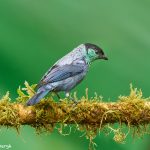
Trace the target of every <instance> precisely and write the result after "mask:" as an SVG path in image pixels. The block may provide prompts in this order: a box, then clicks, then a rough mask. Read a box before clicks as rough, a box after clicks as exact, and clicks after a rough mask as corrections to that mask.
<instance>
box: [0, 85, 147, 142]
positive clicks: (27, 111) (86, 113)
mask: <svg viewBox="0 0 150 150" xmlns="http://www.w3.org/2000/svg"><path fill="white" fill-rule="evenodd" d="M25 85H26V88H24V89H23V90H25V92H23V91H22V90H21V88H19V89H18V94H19V97H18V98H17V102H11V101H10V98H9V93H7V94H6V95H5V96H4V97H3V98H2V99H1V101H0V125H1V126H6V127H15V128H17V129H19V127H20V126H21V125H30V126H32V127H34V128H36V129H37V131H43V129H44V130H45V131H50V132H52V131H53V129H54V127H56V124H61V125H64V124H68V125H70V124H75V125H76V127H77V128H78V129H79V130H81V131H83V129H84V131H85V132H86V135H88V137H89V138H91V139H92V138H94V137H95V136H96V134H97V132H99V131H101V130H103V129H104V128H105V127H106V126H107V127H108V128H109V129H111V130H112V131H114V133H115V137H114V139H115V140H116V141H118V142H121V141H122V140H124V138H125V137H126V135H125V134H123V133H122V132H121V131H120V129H121V128H119V129H117V130H115V129H113V128H112V127H110V125H111V124H114V123H119V125H120V126H122V125H123V124H125V125H126V126H127V127H128V128H129V129H130V128H132V127H133V128H137V129H139V128H140V127H141V126H143V127H146V125H148V124H150V101H149V98H143V97H142V92H141V91H137V89H133V88H132V87H131V93H130V95H129V96H120V97H119V98H118V100H116V102H103V101H102V100H101V98H100V97H98V96H95V97H94V98H91V99H88V94H87V92H86V96H83V97H82V98H81V99H80V100H79V101H80V102H79V103H78V104H77V105H75V104H74V103H73V102H72V101H68V100H67V99H63V100H61V102H55V101H54V100H53V98H52V97H49V98H46V99H44V100H42V101H41V102H40V103H39V104H37V105H35V106H29V107H27V106H25V105H24V104H25V101H26V100H28V99H29V98H30V97H31V96H32V95H33V94H34V93H35V92H34V87H35V85H33V86H29V85H28V83H27V82H26V83H25ZM25 93H26V94H25ZM74 97H75V98H76V99H77V97H76V96H74ZM59 129H60V128H59ZM59 131H60V130H59ZM138 131H139V130H138Z"/></svg>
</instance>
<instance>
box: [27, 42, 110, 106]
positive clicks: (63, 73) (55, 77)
mask: <svg viewBox="0 0 150 150" xmlns="http://www.w3.org/2000/svg"><path fill="white" fill-rule="evenodd" d="M97 59H104V60H108V58H107V57H106V56H105V54H104V52H103V50H102V49H101V48H100V47H98V46H96V45H94V44H90V43H86V44H81V45H79V46H78V47H77V48H75V49H73V51H71V52H70V53H68V54H67V55H65V56H64V57H63V58H61V59H60V60H58V61H57V62H56V63H55V64H54V65H53V66H52V67H51V68H50V69H49V70H48V72H46V74H45V75H44V76H43V77H42V79H41V81H40V82H39V84H38V85H37V93H36V94H35V95H34V96H33V97H32V98H31V99H29V100H28V101H27V103H26V104H27V106H30V105H34V104H36V103H38V102H39V101H40V100H41V99H42V98H43V97H44V96H46V95H47V94H48V93H49V92H55V93H56V94H57V96H58V97H59V95H58V92H60V91H64V92H65V93H66V97H69V92H70V91H71V90H72V89H73V88H74V87H75V86H76V85H78V84H79V83H80V82H81V81H82V80H83V79H84V77H85V76H86V74H87V72H88V70H89V66H90V64H91V63H92V62H93V61H94V60H97Z"/></svg>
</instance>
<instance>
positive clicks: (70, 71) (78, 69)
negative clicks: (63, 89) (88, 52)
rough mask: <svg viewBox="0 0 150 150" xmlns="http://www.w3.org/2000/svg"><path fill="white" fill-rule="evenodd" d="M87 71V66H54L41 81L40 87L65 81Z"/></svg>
mask: <svg viewBox="0 0 150 150" xmlns="http://www.w3.org/2000/svg"><path fill="white" fill-rule="evenodd" d="M84 70H85V64H70V65H64V66H57V65H54V66H53V67H52V68H51V69H50V70H49V71H48V72H47V73H46V74H45V76H44V77H43V78H42V79H41V81H40V83H39V84H38V87H41V86H42V85H45V84H48V83H53V82H58V81H61V80H65V79H67V78H69V77H73V76H75V75H78V74H80V73H82V72H83V71H84Z"/></svg>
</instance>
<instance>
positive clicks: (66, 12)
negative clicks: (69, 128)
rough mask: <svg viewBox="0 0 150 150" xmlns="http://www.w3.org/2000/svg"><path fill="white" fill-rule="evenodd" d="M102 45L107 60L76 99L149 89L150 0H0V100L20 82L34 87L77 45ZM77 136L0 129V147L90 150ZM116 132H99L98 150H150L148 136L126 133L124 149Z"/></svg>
mask: <svg viewBox="0 0 150 150" xmlns="http://www.w3.org/2000/svg"><path fill="white" fill-rule="evenodd" d="M85 42H90V43H95V44H97V45H99V46H101V47H102V48H103V49H104V51H105V53H106V54H107V56H108V58H109V61H101V62H99V61H97V62H95V63H94V64H93V65H92V66H91V69H90V71H89V73H88V75H87V77H86V79H85V80H84V82H82V84H80V85H79V86H78V87H77V88H76V89H75V91H78V96H79V97H80V96H81V95H83V94H84V93H85V88H86V87H88V88H89V94H90V96H92V95H94V92H97V93H98V94H99V95H102V96H103V97H104V100H106V101H114V100H116V99H117V97H118V96H119V95H127V94H129V84H130V83H133V85H134V86H135V87H138V88H141V89H142V90H143V93H144V97H148V96H149V95H150V92H149V86H150V85H149V73H150V71H149V68H150V65H149V64H150V59H149V57H150V49H149V47H150V1H149V0H113V1H108V0H94V1H91V0H0V95H3V94H5V92H6V91H7V90H9V91H10V93H11V97H12V99H13V98H15V97H17V94H16V89H17V88H18V86H19V85H22V86H23V83H24V81H25V80H27V81H28V82H29V83H30V84H33V83H37V82H38V81H39V80H40V78H41V76H42V75H43V74H44V73H45V72H46V71H47V69H48V68H49V67H50V66H51V65H52V64H53V63H54V62H55V61H57V60H58V59H59V58H61V57H62V56H63V55H65V54H66V53H68V52H69V51H70V50H72V49H73V48H74V47H76V46H78V45H79V44H81V43H85ZM80 135H81V133H79V132H76V133H74V132H72V133H71V135H70V136H65V137H63V136H61V135H59V134H58V133H57V131H55V132H53V133H52V134H51V135H46V134H43V135H40V136H37V135H36V134H35V131H34V129H32V128H30V127H22V128H21V133H20V135H17V134H16V131H14V130H7V129H3V130H2V131H1V132H0V145H3V144H11V146H12V148H11V149H13V150H20V149H21V150H26V149H29V150H31V149H36V150H41V149H43V150H87V149H88V141H87V140H86V139H85V138H84V137H80ZM112 138H113V135H110V136H105V135H104V134H100V135H98V136H97V138H96V139H95V142H96V143H97V144H98V147H97V150H110V149H111V150H117V149H119V150H127V149H128V150H141V149H143V150H149V149H150V144H149V139H150V138H149V136H144V138H143V139H142V138H140V139H138V138H136V139H135V140H134V139H133V138H132V137H131V136H128V138H127V140H126V143H125V144H117V143H115V142H114V141H113V139H112Z"/></svg>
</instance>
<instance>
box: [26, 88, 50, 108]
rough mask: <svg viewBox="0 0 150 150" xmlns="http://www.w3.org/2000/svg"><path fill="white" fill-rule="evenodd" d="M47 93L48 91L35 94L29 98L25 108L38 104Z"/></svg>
mask: <svg viewBox="0 0 150 150" xmlns="http://www.w3.org/2000/svg"><path fill="white" fill-rule="evenodd" d="M48 92H49V90H45V91H40V92H37V93H36V94H35V95H34V96H33V97H32V98H30V99H29V100H28V101H27V103H26V105H27V106H31V105H35V104H36V103H38V102H39V101H40V100H41V99H42V98H43V97H44V96H45V95H47V94H48Z"/></svg>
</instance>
